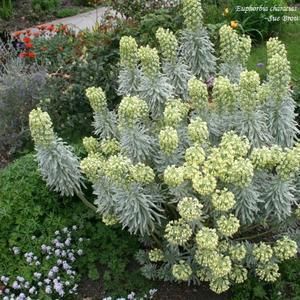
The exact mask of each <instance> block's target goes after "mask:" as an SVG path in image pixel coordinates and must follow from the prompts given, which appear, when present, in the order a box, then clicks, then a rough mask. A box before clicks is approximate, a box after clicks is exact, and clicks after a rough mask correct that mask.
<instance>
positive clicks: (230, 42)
mask: <svg viewBox="0 0 300 300" xmlns="http://www.w3.org/2000/svg"><path fill="white" fill-rule="evenodd" d="M219 34H220V54H221V60H222V61H223V62H228V63H230V62H233V61H234V60H235V59H236V57H237V55H238V53H239V50H240V49H239V46H240V45H239V37H238V34H237V33H236V31H235V30H233V29H232V28H231V26H229V25H223V26H222V27H221V28H220V30H219ZM241 46H242V45H241Z"/></svg>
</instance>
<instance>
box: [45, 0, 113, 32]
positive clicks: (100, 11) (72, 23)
mask: <svg viewBox="0 0 300 300" xmlns="http://www.w3.org/2000/svg"><path fill="white" fill-rule="evenodd" d="M107 10H109V7H105V6H101V7H98V8H97V9H94V10H91V11H88V12H86V13H82V14H79V15H75V16H72V17H67V18H62V19H57V20H55V21H52V22H49V23H47V24H54V25H56V24H63V25H68V26H69V27H71V28H73V29H74V30H75V31H76V32H78V31H80V30H83V29H92V28H93V26H95V24H96V23H97V21H98V22H99V21H100V20H101V18H102V17H103V15H104V14H105V12H106V11H107Z"/></svg>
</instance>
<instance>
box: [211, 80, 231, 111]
mask: <svg viewBox="0 0 300 300" xmlns="http://www.w3.org/2000/svg"><path fill="white" fill-rule="evenodd" d="M213 99H214V102H215V104H216V107H217V109H218V111H219V112H221V111H223V110H225V111H232V110H234V108H235V107H236V91H235V87H234V86H233V85H232V84H231V83H230V80H229V79H228V78H226V77H222V76H219V77H217V78H216V80H215V84H214V87H213Z"/></svg>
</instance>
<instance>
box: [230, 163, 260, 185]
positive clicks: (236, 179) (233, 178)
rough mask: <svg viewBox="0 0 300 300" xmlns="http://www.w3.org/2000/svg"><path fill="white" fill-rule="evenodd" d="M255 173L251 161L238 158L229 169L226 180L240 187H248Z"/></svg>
mask: <svg viewBox="0 0 300 300" xmlns="http://www.w3.org/2000/svg"><path fill="white" fill-rule="evenodd" d="M253 175H254V170H253V165H252V163H251V161H250V160H249V159H244V158H238V159H237V160H235V161H234V162H233V164H232V166H231V167H230V169H229V170H228V176H227V178H226V180H225V181H226V182H229V183H232V184H235V185H237V186H240V187H246V186H248V185H249V184H250V183H251V181H252V178H253Z"/></svg>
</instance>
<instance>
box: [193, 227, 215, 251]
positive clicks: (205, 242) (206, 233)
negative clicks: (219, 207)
mask: <svg viewBox="0 0 300 300" xmlns="http://www.w3.org/2000/svg"><path fill="white" fill-rule="evenodd" d="M218 242H219V237H218V235H217V232H216V229H212V228H208V227H203V228H202V229H200V230H199V231H198V232H197V234H196V244H197V247H198V248H199V249H201V250H215V249H216V248H217V246H218Z"/></svg>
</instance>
